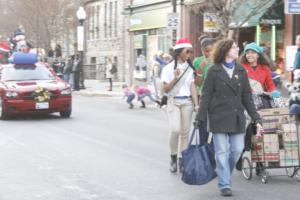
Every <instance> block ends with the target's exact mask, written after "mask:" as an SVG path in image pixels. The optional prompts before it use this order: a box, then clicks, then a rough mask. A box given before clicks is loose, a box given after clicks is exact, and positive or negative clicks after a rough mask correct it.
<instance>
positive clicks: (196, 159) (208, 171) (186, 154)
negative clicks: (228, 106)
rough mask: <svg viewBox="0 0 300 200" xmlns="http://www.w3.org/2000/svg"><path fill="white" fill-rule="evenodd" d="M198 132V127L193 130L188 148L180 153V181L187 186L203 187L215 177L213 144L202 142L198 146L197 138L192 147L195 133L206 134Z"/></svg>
mask: <svg viewBox="0 0 300 200" xmlns="http://www.w3.org/2000/svg"><path fill="white" fill-rule="evenodd" d="M199 130H201V129H199V127H195V128H194V130H193V133H192V136H191V139H190V142H189V145H188V148H187V149H186V150H185V151H183V152H182V164H183V172H182V178H181V180H182V181H183V182H184V183H186V184H189V185H203V184H206V183H208V182H210V181H211V180H212V179H214V178H215V177H216V176H217V174H216V172H215V166H216V163H215V158H214V148H213V143H212V142H211V143H210V144H208V142H207V141H205V142H203V141H202V142H201V144H200V142H199V138H200V137H198V138H197V139H196V144H193V145H192V141H193V140H194V137H195V135H196V133H199V134H206V131H205V132H203V131H199ZM202 130H203V129H202ZM199 136H200V135H199ZM202 138H203V137H202Z"/></svg>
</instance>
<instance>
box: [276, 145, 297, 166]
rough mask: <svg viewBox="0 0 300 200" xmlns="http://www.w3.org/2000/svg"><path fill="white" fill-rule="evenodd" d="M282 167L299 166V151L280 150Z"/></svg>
mask: <svg viewBox="0 0 300 200" xmlns="http://www.w3.org/2000/svg"><path fill="white" fill-rule="evenodd" d="M280 166H282V167H284V166H299V152H298V149H294V150H280Z"/></svg>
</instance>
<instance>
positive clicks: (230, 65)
mask: <svg viewBox="0 0 300 200" xmlns="http://www.w3.org/2000/svg"><path fill="white" fill-rule="evenodd" d="M223 64H224V66H225V67H227V68H229V69H233V68H234V66H235V64H236V61H235V60H234V61H232V62H231V63H227V62H224V63H223Z"/></svg>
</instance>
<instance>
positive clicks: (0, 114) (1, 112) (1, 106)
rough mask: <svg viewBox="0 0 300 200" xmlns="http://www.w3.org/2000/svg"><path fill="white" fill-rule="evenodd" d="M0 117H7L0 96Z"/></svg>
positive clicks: (3, 118)
mask: <svg viewBox="0 0 300 200" xmlns="http://www.w3.org/2000/svg"><path fill="white" fill-rule="evenodd" d="M0 119H2V120H5V119H7V115H6V113H5V112H4V109H3V103H2V99H1V98H0Z"/></svg>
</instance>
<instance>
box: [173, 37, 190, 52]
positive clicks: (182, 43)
mask: <svg viewBox="0 0 300 200" xmlns="http://www.w3.org/2000/svg"><path fill="white" fill-rule="evenodd" d="M192 47H193V46H192V44H191V41H190V39H188V38H180V39H178V40H177V42H176V45H175V46H174V47H173V49H174V50H176V49H182V48H192Z"/></svg>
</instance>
